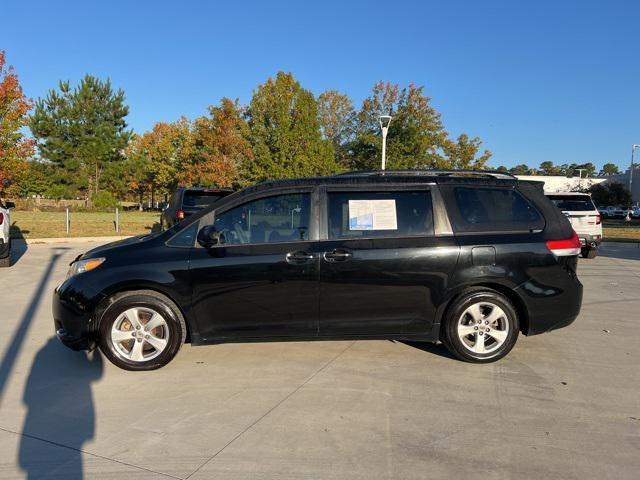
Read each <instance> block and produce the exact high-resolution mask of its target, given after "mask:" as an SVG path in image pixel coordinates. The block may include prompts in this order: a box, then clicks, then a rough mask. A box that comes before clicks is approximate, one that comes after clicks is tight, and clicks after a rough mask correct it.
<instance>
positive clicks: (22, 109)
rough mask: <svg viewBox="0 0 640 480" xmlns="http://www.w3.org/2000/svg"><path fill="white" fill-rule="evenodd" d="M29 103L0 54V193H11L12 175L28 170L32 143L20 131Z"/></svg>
mask: <svg viewBox="0 0 640 480" xmlns="http://www.w3.org/2000/svg"><path fill="white" fill-rule="evenodd" d="M31 106H32V102H31V101H30V100H29V99H28V98H27V97H25V95H24V93H23V91H22V87H21V86H20V82H19V81H18V77H17V76H16V74H15V72H14V71H13V67H11V66H6V56H5V53H4V52H3V51H0V193H2V192H8V193H11V185H12V183H13V181H14V179H15V178H16V176H18V175H20V174H23V173H24V172H25V171H26V170H27V169H28V167H29V165H28V164H27V162H26V159H28V158H29V157H30V156H31V155H33V141H32V140H30V139H27V138H24V135H22V133H21V132H20V129H21V128H22V127H24V126H25V125H27V123H28V121H29V118H28V116H27V113H28V112H29V110H30V109H31Z"/></svg>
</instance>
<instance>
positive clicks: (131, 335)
mask: <svg viewBox="0 0 640 480" xmlns="http://www.w3.org/2000/svg"><path fill="white" fill-rule="evenodd" d="M111 342H112V344H113V347H114V350H115V352H116V353H117V354H118V355H119V356H120V357H122V358H124V359H126V360H129V361H132V362H146V361H149V360H152V359H154V358H156V357H157V356H158V355H160V354H161V353H162V352H163V351H164V350H165V349H166V348H167V345H168V343H169V326H168V325H167V321H166V320H165V319H164V317H163V316H162V314H160V313H159V312H157V311H155V310H153V309H151V308H147V307H134V308H129V309H128V310H125V311H124V312H123V313H121V314H120V315H119V316H118V318H117V319H116V321H115V322H113V326H112V327H111Z"/></svg>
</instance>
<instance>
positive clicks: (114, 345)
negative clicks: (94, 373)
mask: <svg viewBox="0 0 640 480" xmlns="http://www.w3.org/2000/svg"><path fill="white" fill-rule="evenodd" d="M150 323H153V326H151V327H150V330H149V331H147V325H149V324H150ZM129 336H130V337H131V338H129ZM186 336H187V326H186V324H185V321H184V317H183V315H182V313H181V312H180V309H178V307H177V306H176V305H175V304H174V303H173V302H172V301H171V300H170V299H169V298H167V297H166V296H164V295H162V294H160V293H158V292H155V291H152V290H139V291H132V292H126V293H122V294H118V295H116V296H115V297H114V298H113V300H112V302H111V304H110V305H109V306H108V307H107V308H106V310H105V311H104V313H103V315H102V318H101V320H100V326H99V337H100V338H99V345H100V350H101V351H102V353H103V354H104V356H105V357H107V358H108V359H109V361H111V363H113V364H114V365H116V366H117V367H120V368H122V369H124V370H136V371H146V370H156V369H158V368H160V367H163V366H165V365H166V364H167V363H169V362H170V361H171V360H173V358H174V357H175V356H176V355H177V353H178V351H179V350H180V347H182V345H183V344H184V342H185V339H186Z"/></svg>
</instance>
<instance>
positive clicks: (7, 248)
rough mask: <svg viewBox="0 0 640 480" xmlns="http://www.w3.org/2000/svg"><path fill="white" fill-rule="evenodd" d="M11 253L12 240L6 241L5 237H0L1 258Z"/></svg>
mask: <svg viewBox="0 0 640 480" xmlns="http://www.w3.org/2000/svg"><path fill="white" fill-rule="evenodd" d="M10 253H11V242H10V241H7V242H5V241H4V238H0V258H5V257H7V256H8V255H9V254H10Z"/></svg>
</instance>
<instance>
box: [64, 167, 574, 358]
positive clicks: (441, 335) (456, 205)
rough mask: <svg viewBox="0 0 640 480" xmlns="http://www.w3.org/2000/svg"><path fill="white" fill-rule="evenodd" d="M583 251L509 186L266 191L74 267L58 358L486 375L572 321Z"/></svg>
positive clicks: (364, 184)
mask: <svg viewBox="0 0 640 480" xmlns="http://www.w3.org/2000/svg"><path fill="white" fill-rule="evenodd" d="M579 253H580V241H579V239H578V238H577V236H576V235H575V232H574V231H573V229H572V228H571V225H570V224H569V221H568V220H567V219H566V218H565V217H564V215H562V213H561V212H560V211H559V210H558V209H557V208H556V207H555V206H554V205H553V203H552V202H550V201H549V200H548V199H547V198H546V197H545V196H544V194H543V192H542V189H541V188H540V187H539V186H538V185H537V184H535V183H532V182H526V181H521V180H517V179H516V178H515V177H512V176H510V175H505V174H499V173H491V172H456V171H453V172H447V171H397V172H394V171H382V172H380V171H374V172H355V173H350V174H343V175H337V176H332V177H320V178H306V179H294V180H280V181H271V182H266V183H262V184H259V185H256V186H253V187H249V188H247V189H244V190H242V191H239V192H236V193H234V194H231V195H229V196H227V197H225V198H223V199H221V200H220V201H218V202H217V203H216V204H214V205H213V206H211V207H210V208H208V209H204V210H202V211H201V212H199V213H196V214H194V215H193V216H192V217H190V218H188V219H187V220H185V221H183V222H181V223H179V224H177V225H175V226H174V227H172V228H171V229H169V230H167V231H164V232H161V233H156V234H152V235H147V236H143V237H136V238H132V239H128V240H124V241H120V242H116V243H113V244H109V245H105V246H102V247H98V248H96V249H94V250H91V251H90V252H87V253H85V254H84V255H81V256H79V257H78V258H77V259H76V261H74V262H73V263H72V265H71V267H70V272H69V275H68V277H67V279H66V281H65V282H64V283H62V284H61V285H60V286H59V287H58V288H57V289H56V291H55V295H54V302H53V317H54V323H55V329H56V332H57V335H58V337H59V339H60V340H61V341H62V342H63V343H64V344H66V345H67V346H69V347H71V348H74V349H91V348H94V347H95V346H99V347H100V349H101V350H102V352H103V353H104V354H105V356H106V357H107V358H109V360H111V361H112V362H113V363H114V364H116V365H118V366H119V367H121V368H124V369H128V370H151V369H155V368H159V367H161V366H163V365H165V364H167V363H168V362H169V361H170V360H171V359H172V358H174V356H175V355H176V354H177V352H178V350H179V349H180V347H181V345H182V344H183V343H184V342H185V341H190V342H191V343H192V344H193V345H204V344H215V343H222V342H254V341H283V340H292V339H305V340H323V339H325V340H328V339H346V338H354V339H355V338H357V339H399V340H413V341H429V342H437V341H442V342H443V343H444V344H445V345H446V346H447V348H448V349H449V350H450V351H451V352H452V353H453V354H454V355H455V356H456V357H457V358H459V359H462V360H465V361H470V362H478V363H485V362H491V361H495V360H498V359H500V358H502V357H504V356H505V355H506V354H507V353H508V352H509V351H510V350H511V349H512V348H513V346H514V345H515V343H516V340H517V338H518V335H519V334H520V333H523V334H525V335H535V334H539V333H543V332H547V331H549V330H553V329H557V328H561V327H564V326H567V325H569V324H571V323H572V322H573V321H574V320H575V318H576V317H577V316H578V314H579V312H580V306H581V301H582V285H581V283H580V281H579V280H578V278H577V274H576V269H577V261H578V260H577V255H578V254H579Z"/></svg>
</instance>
